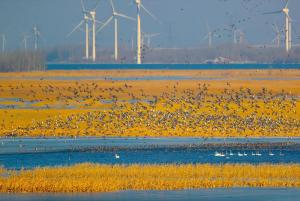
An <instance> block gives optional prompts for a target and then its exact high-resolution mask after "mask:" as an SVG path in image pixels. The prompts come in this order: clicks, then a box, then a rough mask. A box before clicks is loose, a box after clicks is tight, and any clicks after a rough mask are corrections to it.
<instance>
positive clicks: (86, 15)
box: [67, 0, 102, 61]
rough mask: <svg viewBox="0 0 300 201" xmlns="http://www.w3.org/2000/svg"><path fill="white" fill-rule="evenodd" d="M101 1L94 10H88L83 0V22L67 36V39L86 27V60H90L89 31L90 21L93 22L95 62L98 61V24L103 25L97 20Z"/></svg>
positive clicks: (93, 53) (93, 54) (93, 56)
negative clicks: (97, 11)
mask: <svg viewBox="0 0 300 201" xmlns="http://www.w3.org/2000/svg"><path fill="white" fill-rule="evenodd" d="M99 2H100V0H98V1H97V3H96V5H95V7H94V9H92V10H86V8H85V6H84V2H83V0H81V9H82V13H83V20H81V21H80V22H79V24H78V25H77V26H75V28H74V29H73V30H72V31H71V32H70V33H69V34H68V35H67V37H69V36H71V35H72V34H73V33H74V32H75V31H77V30H78V29H80V28H81V27H82V26H83V25H84V29H85V58H86V59H89V49H90V48H89V43H90V40H89V36H90V30H89V21H91V22H92V33H93V35H92V43H93V46H92V48H93V49H92V59H93V61H96V23H100V24H102V22H100V21H98V20H96V9H97V7H98V5H99Z"/></svg>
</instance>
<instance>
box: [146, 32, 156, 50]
mask: <svg viewBox="0 0 300 201" xmlns="http://www.w3.org/2000/svg"><path fill="white" fill-rule="evenodd" d="M159 35H160V33H152V34H146V33H144V34H143V45H144V42H145V40H147V46H148V47H149V48H150V46H151V39H152V38H154V37H157V36H159Z"/></svg>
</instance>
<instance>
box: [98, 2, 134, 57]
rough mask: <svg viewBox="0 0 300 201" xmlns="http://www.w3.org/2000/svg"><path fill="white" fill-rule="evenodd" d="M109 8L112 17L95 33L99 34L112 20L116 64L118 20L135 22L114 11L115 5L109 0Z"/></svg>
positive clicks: (117, 54)
mask: <svg viewBox="0 0 300 201" xmlns="http://www.w3.org/2000/svg"><path fill="white" fill-rule="evenodd" d="M110 6H111V9H112V16H111V17H109V18H108V20H107V21H106V22H105V23H104V24H103V25H102V26H101V27H100V28H99V29H98V30H97V33H98V32H100V31H101V30H102V29H104V28H105V27H106V26H107V25H109V23H110V22H111V21H112V20H114V23H115V24H114V29H115V61H116V62H117V61H118V59H119V46H118V42H119V37H118V18H119V17H120V18H124V19H127V20H132V21H136V20H135V19H134V18H132V17H129V16H127V15H125V14H122V13H119V12H117V11H116V8H115V5H114V3H113V0H110Z"/></svg>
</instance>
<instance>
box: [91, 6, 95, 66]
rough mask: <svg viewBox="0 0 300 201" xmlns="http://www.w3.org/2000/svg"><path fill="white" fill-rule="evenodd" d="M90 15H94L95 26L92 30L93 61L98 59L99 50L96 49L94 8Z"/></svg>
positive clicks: (93, 16)
mask: <svg viewBox="0 0 300 201" xmlns="http://www.w3.org/2000/svg"><path fill="white" fill-rule="evenodd" d="M90 15H91V17H92V24H93V28H92V30H93V31H92V32H93V39H92V44H93V49H92V50H93V54H92V60H93V62H95V61H96V57H97V55H96V54H97V52H96V51H97V50H96V10H93V11H91V12H90Z"/></svg>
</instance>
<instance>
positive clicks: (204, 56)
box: [47, 44, 300, 63]
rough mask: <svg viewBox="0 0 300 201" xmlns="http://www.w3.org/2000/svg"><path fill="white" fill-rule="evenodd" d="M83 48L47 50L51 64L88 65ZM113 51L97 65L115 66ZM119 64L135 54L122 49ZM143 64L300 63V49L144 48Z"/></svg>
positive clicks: (105, 53)
mask: <svg viewBox="0 0 300 201" xmlns="http://www.w3.org/2000/svg"><path fill="white" fill-rule="evenodd" d="M83 50H84V47H82V46H69V47H67V46H64V47H56V48H52V49H48V50H47V61H48V62H50V63H86V62H91V60H88V61H87V60H85V59H84V58H83V54H84V51H83ZM113 55H114V50H113V49H109V48H106V49H99V48H98V50H97V61H96V62H97V63H115V61H114V57H113ZM119 55H120V58H119V61H118V63H135V55H136V51H135V50H134V49H130V48H126V47H121V48H120V52H119ZM142 57H143V62H144V63H206V62H207V61H209V60H214V59H216V58H219V57H223V58H225V59H227V60H228V61H230V62H232V63H300V47H294V48H293V49H292V51H291V52H290V53H286V51H285V49H284V48H283V47H282V48H275V47H263V46H262V47H255V46H250V45H232V44H227V45H221V46H218V47H213V48H149V47H146V46H145V47H143V54H142Z"/></svg>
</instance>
